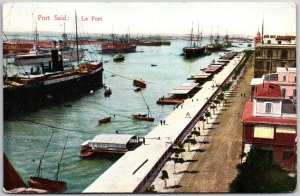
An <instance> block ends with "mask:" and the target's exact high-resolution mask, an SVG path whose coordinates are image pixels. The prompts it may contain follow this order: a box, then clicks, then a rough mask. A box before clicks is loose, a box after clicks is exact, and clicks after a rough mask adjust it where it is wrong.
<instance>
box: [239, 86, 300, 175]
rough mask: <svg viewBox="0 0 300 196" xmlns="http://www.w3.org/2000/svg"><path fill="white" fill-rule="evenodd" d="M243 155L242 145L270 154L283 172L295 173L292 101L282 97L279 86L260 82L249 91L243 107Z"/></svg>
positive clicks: (295, 116)
mask: <svg viewBox="0 0 300 196" xmlns="http://www.w3.org/2000/svg"><path fill="white" fill-rule="evenodd" d="M241 121H242V123H243V140H242V142H243V152H244V148H245V145H246V144H249V145H255V146H257V147H259V148H261V149H265V150H268V151H271V152H272V154H273V158H274V161H275V162H277V163H278V164H280V165H281V166H282V167H283V168H284V169H286V170H287V171H292V172H294V171H295V170H296V159H297V158H296V157H297V156H296V151H297V150H296V146H297V132H296V130H297V129H296V126H297V115H296V104H295V102H294V101H293V99H286V98H285V97H283V96H282V91H281V87H280V85H279V84H275V83H271V82H263V83H262V84H255V85H253V87H252V95H251V100H249V101H247V102H246V103H245V105H244V109H243V115H242V119H241Z"/></svg>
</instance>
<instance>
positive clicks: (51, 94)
mask: <svg viewBox="0 0 300 196" xmlns="http://www.w3.org/2000/svg"><path fill="white" fill-rule="evenodd" d="M51 53H52V63H49V65H48V66H47V67H46V66H42V72H41V73H39V71H37V72H36V73H37V74H27V75H24V76H13V77H5V78H4V88H3V94H4V114H5V116H6V115H9V114H11V113H16V112H17V113H19V112H25V111H32V110H35V109H36V108H37V107H39V106H43V105H47V104H52V103H55V102H63V100H64V99H65V98H67V97H72V96H74V95H79V94H81V93H85V92H89V91H90V90H92V89H96V88H100V87H101V86H102V85H103V81H102V72H103V63H102V62H94V63H81V64H79V65H78V66H77V67H76V68H75V69H72V70H65V71H64V68H63V64H62V57H60V58H59V55H58V51H57V50H52V51H51Z"/></svg>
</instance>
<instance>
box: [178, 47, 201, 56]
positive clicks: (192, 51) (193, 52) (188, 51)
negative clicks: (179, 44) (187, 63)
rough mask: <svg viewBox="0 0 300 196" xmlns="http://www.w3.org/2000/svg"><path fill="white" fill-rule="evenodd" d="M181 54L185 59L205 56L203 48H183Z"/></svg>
mask: <svg viewBox="0 0 300 196" xmlns="http://www.w3.org/2000/svg"><path fill="white" fill-rule="evenodd" d="M183 52H184V56H185V57H186V58H191V57H199V56H202V55H205V47H197V48H189V47H185V48H183Z"/></svg>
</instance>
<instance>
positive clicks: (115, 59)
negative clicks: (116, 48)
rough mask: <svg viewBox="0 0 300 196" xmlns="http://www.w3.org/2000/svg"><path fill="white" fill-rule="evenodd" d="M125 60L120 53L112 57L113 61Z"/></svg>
mask: <svg viewBox="0 0 300 196" xmlns="http://www.w3.org/2000/svg"><path fill="white" fill-rule="evenodd" d="M124 60H125V56H124V55H123V54H121V53H119V54H117V55H116V56H115V57H114V61H115V62H119V61H124Z"/></svg>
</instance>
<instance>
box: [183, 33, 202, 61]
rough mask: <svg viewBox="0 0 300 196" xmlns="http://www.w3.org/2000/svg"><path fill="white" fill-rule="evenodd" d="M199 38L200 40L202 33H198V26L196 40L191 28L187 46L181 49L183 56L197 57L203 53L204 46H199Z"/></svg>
mask: <svg viewBox="0 0 300 196" xmlns="http://www.w3.org/2000/svg"><path fill="white" fill-rule="evenodd" d="M201 40H202V33H201V35H200V34H199V27H198V35H197V37H196V40H195V39H194V34H193V28H192V31H191V34H190V40H189V43H188V46H187V47H184V48H183V49H182V50H183V53H184V56H185V58H192V57H199V56H201V55H205V47H204V46H203V47H202V46H201Z"/></svg>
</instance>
